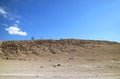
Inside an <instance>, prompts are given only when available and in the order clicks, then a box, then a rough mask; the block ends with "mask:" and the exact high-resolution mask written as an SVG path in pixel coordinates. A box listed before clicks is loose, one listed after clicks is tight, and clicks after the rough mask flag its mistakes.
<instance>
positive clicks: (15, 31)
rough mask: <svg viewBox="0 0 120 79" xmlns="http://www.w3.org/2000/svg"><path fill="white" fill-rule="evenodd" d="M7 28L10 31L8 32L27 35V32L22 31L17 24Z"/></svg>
mask: <svg viewBox="0 0 120 79" xmlns="http://www.w3.org/2000/svg"><path fill="white" fill-rule="evenodd" d="M5 30H6V31H8V33H9V34H10V35H21V36H26V35H27V33H26V32H23V31H21V29H20V28H18V27H17V26H15V25H14V26H10V27H9V28H6V29H5Z"/></svg>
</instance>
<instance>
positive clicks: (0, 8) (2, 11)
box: [0, 7, 7, 15]
mask: <svg viewBox="0 0 120 79" xmlns="http://www.w3.org/2000/svg"><path fill="white" fill-rule="evenodd" d="M0 14H3V15H6V14H7V12H6V11H5V10H4V9H3V8H2V7H0Z"/></svg>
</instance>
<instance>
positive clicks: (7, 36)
mask: <svg viewBox="0 0 120 79" xmlns="http://www.w3.org/2000/svg"><path fill="white" fill-rule="evenodd" d="M119 30H120V0H0V40H25V39H26V40H29V39H31V37H34V38H35V39H40V38H41V37H43V38H44V39H61V38H76V39H92V40H109V41H117V42H120V31H119Z"/></svg>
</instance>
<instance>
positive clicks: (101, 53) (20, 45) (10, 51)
mask: <svg viewBox="0 0 120 79" xmlns="http://www.w3.org/2000/svg"><path fill="white" fill-rule="evenodd" d="M50 56H51V57H58V59H59V58H61V57H62V58H63V59H64V58H66V57H68V58H69V59H72V58H74V57H79V58H80V57H81V58H82V57H86V58H92V59H94V58H97V59H100V58H106V56H107V58H108V59H109V58H111V57H114V58H116V59H117V58H120V43H117V42H109V41H95V40H77V39H62V40H25V41H1V42H0V58H1V59H7V60H8V59H9V60H10V59H11V60H16V59H21V60H22V59H24V60H25V59H32V58H40V57H50Z"/></svg>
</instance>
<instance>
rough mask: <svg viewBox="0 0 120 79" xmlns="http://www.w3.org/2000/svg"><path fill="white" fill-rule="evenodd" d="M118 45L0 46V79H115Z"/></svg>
mask: <svg viewBox="0 0 120 79" xmlns="http://www.w3.org/2000/svg"><path fill="white" fill-rule="evenodd" d="M119 78H120V43H117V42H110V41H95V40H77V39H62V40H25V41H1V42H0V79H119Z"/></svg>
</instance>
